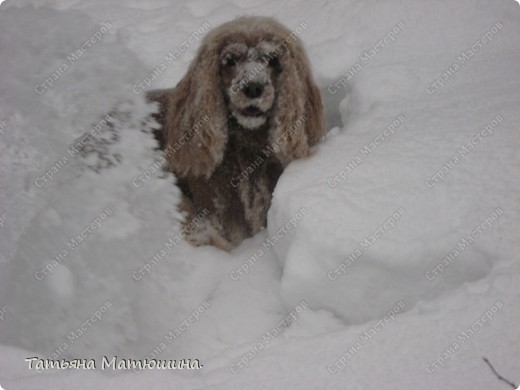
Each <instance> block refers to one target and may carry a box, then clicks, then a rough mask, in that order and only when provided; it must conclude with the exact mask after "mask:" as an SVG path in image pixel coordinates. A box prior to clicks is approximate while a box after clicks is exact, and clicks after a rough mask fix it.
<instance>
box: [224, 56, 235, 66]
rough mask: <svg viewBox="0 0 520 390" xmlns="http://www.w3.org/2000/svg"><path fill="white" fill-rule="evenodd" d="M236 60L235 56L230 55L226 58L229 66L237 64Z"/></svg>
mask: <svg viewBox="0 0 520 390" xmlns="http://www.w3.org/2000/svg"><path fill="white" fill-rule="evenodd" d="M236 63H237V62H236V60H235V59H234V58H233V57H229V58H228V59H227V60H226V63H225V65H226V66H229V67H232V66H235V65H236Z"/></svg>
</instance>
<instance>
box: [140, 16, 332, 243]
mask: <svg viewBox="0 0 520 390" xmlns="http://www.w3.org/2000/svg"><path fill="white" fill-rule="evenodd" d="M147 99H148V101H150V102H155V103H157V105H158V112H157V113H156V114H155V116H154V117H155V120H156V121H157V122H158V123H159V124H160V125H161V129H159V130H157V131H155V137H156V138H157V140H158V142H159V146H160V148H161V149H162V150H163V151H164V155H165V159H166V161H167V162H166V166H165V169H167V170H169V171H171V172H173V173H174V174H175V176H176V177H177V184H178V186H179V188H180V189H181V191H182V193H183V201H182V205H181V208H182V210H184V211H185V212H186V213H187V214H188V218H187V219H186V221H187V223H189V229H188V230H189V231H187V239H188V241H189V242H190V243H192V244H194V245H197V246H199V245H213V246H216V247H219V248H221V249H224V250H227V251H229V250H231V249H232V248H234V247H236V246H237V245H239V244H240V243H241V242H242V241H243V240H244V239H245V238H247V237H250V236H252V235H254V234H256V233H257V232H258V231H260V230H261V229H262V228H263V227H265V226H266V223H267V212H268V210H269V207H270V205H271V198H272V193H273V191H274V188H275V186H276V183H277V181H278V178H279V177H280V175H281V174H282V172H283V170H284V169H285V168H286V167H287V165H288V164H289V163H290V162H291V161H293V160H295V159H298V158H304V157H308V156H310V155H311V152H312V151H313V149H314V148H313V147H314V146H315V145H317V144H318V142H319V141H320V140H321V139H322V137H323V136H324V133H325V123H324V116H323V105H322V100H321V96H320V91H319V89H318V87H317V86H316V83H315V81H314V79H313V77H312V73H311V68H310V64H309V61H308V59H307V56H306V53H305V50H304V48H303V46H302V45H301V43H300V42H299V41H298V39H297V38H296V34H295V33H294V32H291V31H290V30H288V29H287V28H286V27H284V26H283V25H282V24H280V23H279V22H277V21H276V20H275V19H273V18H268V17H239V18H237V19H235V20H233V21H230V22H227V23H225V24H222V25H220V26H219V27H217V28H215V29H213V30H211V31H210V32H208V34H207V35H206V36H205V37H204V39H203V40H202V42H201V46H200V48H199V49H198V51H197V53H196V55H195V58H194V60H193V61H192V62H191V64H190V66H189V68H188V71H187V73H186V75H185V76H184V77H183V78H182V79H181V80H180V82H179V83H178V84H177V86H176V87H175V88H171V89H164V90H152V91H149V92H148V93H147ZM201 212H203V213H204V215H205V216H204V218H203V220H202V221H199V219H198V218H197V223H196V224H193V223H190V221H192V220H193V219H194V218H195V216H197V215H200V213H201ZM206 214H207V215H206ZM186 226H188V224H187V225H186Z"/></svg>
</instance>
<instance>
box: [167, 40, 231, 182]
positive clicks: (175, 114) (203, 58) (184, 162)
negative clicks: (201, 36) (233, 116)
mask: <svg viewBox="0 0 520 390" xmlns="http://www.w3.org/2000/svg"><path fill="white" fill-rule="evenodd" d="M226 113H227V111H226V107H225V103H224V97H223V95H222V93H221V91H220V83H219V56H218V47H217V46H216V45H215V44H212V43H211V41H209V42H208V41H206V42H203V44H202V46H201V47H200V48H199V50H198V52H197V55H196V57H195V59H194V60H193V61H192V63H191V64H190V67H189V69H188V72H187V74H186V75H185V76H184V78H183V79H182V80H181V81H180V82H179V83H178V84H177V86H176V87H175V88H174V89H173V91H172V93H171V94H170V96H169V99H168V102H167V113H166V116H165V118H164V119H165V120H164V134H165V138H166V149H165V152H166V159H167V161H168V167H169V169H170V170H171V171H173V172H174V173H176V174H177V175H179V176H181V177H184V176H187V175H190V176H206V177H209V176H211V174H212V173H213V171H214V170H215V168H216V167H217V165H218V164H219V163H220V162H221V161H222V159H223V156H224V148H225V145H226V142H227V138H228V132H227V114H226Z"/></svg>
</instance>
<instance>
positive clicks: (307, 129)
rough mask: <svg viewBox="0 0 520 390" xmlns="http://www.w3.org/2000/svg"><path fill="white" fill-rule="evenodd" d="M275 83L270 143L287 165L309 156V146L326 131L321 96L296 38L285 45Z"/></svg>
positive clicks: (315, 142)
mask: <svg viewBox="0 0 520 390" xmlns="http://www.w3.org/2000/svg"><path fill="white" fill-rule="evenodd" d="M279 60H280V64H281V66H282V73H281V74H280V79H279V84H278V98H277V99H278V100H277V104H276V112H275V117H274V120H275V126H274V129H273V132H272V133H271V140H270V141H271V146H272V147H273V149H274V150H275V151H276V152H277V153H276V154H277V157H278V159H279V160H280V162H281V163H282V165H284V166H286V165H287V164H289V163H290V162H291V161H292V160H294V159H297V158H301V157H306V156H308V155H310V151H311V149H310V148H311V147H312V146H313V145H315V144H317V143H318V142H319V140H320V139H321V138H322V137H323V135H324V134H325V120H324V116H323V105H322V102H321V95H320V91H319V89H318V87H317V86H316V84H315V82H314V79H313V77H312V73H311V68H310V64H309V61H308V60H307V56H306V54H305V50H304V49H303V47H302V46H301V44H300V43H299V42H297V41H292V42H291V43H290V44H289V45H287V46H285V47H284V48H283V50H282V54H281V56H280V58H279Z"/></svg>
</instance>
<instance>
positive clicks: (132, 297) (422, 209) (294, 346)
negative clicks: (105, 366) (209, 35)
mask: <svg viewBox="0 0 520 390" xmlns="http://www.w3.org/2000/svg"><path fill="white" fill-rule="evenodd" d="M244 14H253V15H270V16H275V17H277V18H278V19H279V20H280V21H281V22H283V23H284V24H285V25H287V26H288V27H289V28H291V29H292V28H296V27H297V26H299V25H300V24H301V23H302V22H305V23H306V25H307V27H306V28H305V29H304V30H303V31H302V32H301V34H300V38H301V39H302V40H303V42H304V44H305V46H306V47H307V51H308V54H309V57H310V59H311V62H312V64H313V69H314V73H315V77H316V79H317V81H318V83H319V85H320V86H321V89H322V93H323V97H324V101H325V104H326V114H327V119H328V123H329V129H330V131H329V133H328V136H327V138H326V139H325V140H324V142H323V143H322V144H321V145H320V147H319V148H318V150H317V152H316V154H315V155H314V156H312V157H311V158H309V159H307V160H301V161H296V162H293V163H292V164H291V165H290V166H289V167H288V168H287V170H286V171H285V172H284V174H283V175H282V177H281V179H280V181H279V183H278V185H277V187H276V190H275V194H274V199H273V204H272V207H271V209H270V211H269V216H268V227H267V229H265V230H264V231H262V232H261V233H259V234H257V235H256V236H255V237H252V238H250V239H248V240H246V241H245V242H244V243H243V244H242V245H241V246H240V247H238V248H236V249H235V250H234V251H232V252H231V253H229V254H228V253H225V252H222V251H220V250H218V249H216V248H212V247H201V248H193V247H191V246H189V245H188V244H186V243H184V242H180V243H178V244H177V243H176V241H174V240H175V238H176V237H178V236H179V232H180V223H179V222H180V220H181V219H182V216H181V215H180V214H179V213H178V212H177V211H176V205H177V204H178V201H179V191H178V189H177V188H176V187H175V185H173V183H174V181H175V178H174V177H173V176H172V175H167V174H164V173H163V172H161V171H160V170H158V169H156V168H155V167H156V166H158V164H159V163H160V161H161V155H160V154H159V153H158V152H157V151H155V150H154V141H153V139H152V138H151V137H150V135H149V134H148V133H146V132H143V131H141V129H145V130H150V129H151V128H152V127H153V126H154V124H153V123H150V122H148V121H146V118H147V116H148V114H149V113H151V112H153V111H154V110H155V107H153V106H152V105H148V104H145V103H144V102H143V100H142V89H143V86H144V87H150V88H161V87H170V86H172V85H175V83H176V82H177V81H179V80H180V78H181V77H182V76H183V74H184V72H185V71H186V69H187V67H188V65H189V63H190V61H191V59H192V58H193V56H194V53H195V50H196V49H197V45H196V44H193V45H191V46H190V47H189V48H188V49H187V50H186V52H184V53H182V55H180V56H178V57H176V58H175V60H174V61H173V62H171V63H170V62H168V61H165V56H167V55H168V54H169V53H170V52H173V51H175V49H177V48H178V47H179V46H180V45H181V44H182V42H183V41H184V40H185V39H187V37H188V36H196V34H195V32H196V31H197V30H198V29H199V30H198V31H201V30H200V29H201V28H202V30H203V32H205V31H207V29H206V27H205V26H208V25H209V26H210V27H215V26H217V25H219V24H220V23H222V22H225V21H228V20H230V19H232V18H233V17H235V16H238V15H244ZM519 19H520V7H519V6H518V5H517V4H516V3H515V2H513V1H511V0H494V1H489V0H460V1H457V2H456V3H453V2H448V1H438V2H428V1H418V0H414V1H411V0H399V1H397V0H394V1H388V0H387V1H383V0H377V1H371V2H357V1H340V0H334V1H329V2H326V3H323V4H320V3H318V2H311V1H305V2H296V1H289V2H275V1H259V0H243V1H239V0H234V1H211V2H210V1H207V0H198V1H193V2H189V3H186V4H182V5H181V4H177V5H173V4H172V3H171V2H168V1H165V0H148V1H146V2H138V1H132V0H128V1H125V2H121V1H115V0H108V1H106V0H105V1H101V0H92V1H88V2H80V1H75V2H70V1H68V2H66V1H62V0H18V1H16V2H15V1H9V0H8V1H5V2H4V3H2V5H1V7H0V51H1V53H2V59H1V60H0V72H1V74H2V77H1V78H0V86H1V91H2V92H1V93H0V139H1V141H2V142H0V177H1V179H0V180H1V183H2V191H1V192H0V231H1V235H0V248H1V251H0V267H1V269H2V272H1V273H0V314H1V315H0V343H1V344H0V385H1V386H3V387H4V388H5V389H8V390H11V389H62V388H63V389H69V388H128V389H134V388H135V389H138V388H139V389H141V388H143V387H146V388H149V389H162V388H164V387H165V385H167V386H168V387H171V388H186V389H200V388H214V389H234V388H236V389H245V388H247V389H249V388H252V389H255V388H272V389H279V388H305V389H323V388H330V389H335V388H349V389H381V388H383V389H416V388H421V389H440V388H471V389H489V388H499V386H500V385H499V384H497V383H499V382H498V379H497V377H496V376H495V375H494V374H493V372H492V371H491V369H490V368H489V367H488V366H487V365H486V364H485V362H484V361H483V359H482V358H483V357H486V358H488V359H489V361H490V362H491V363H492V364H493V366H494V367H495V369H496V370H497V372H498V373H500V375H502V376H503V377H505V378H507V379H509V380H510V381H512V382H514V383H517V384H518V383H519V382H520V376H519V371H518V367H519V366H520V358H519V356H520V346H519V344H518V340H519V336H520V334H519V331H518V325H517V324H518V321H519V320H520V307H519V305H518V300H519V298H520V297H519V294H520V293H519V291H520V288H519V287H520V262H519V260H520V259H519V253H520V244H519V243H518V235H519V226H518V221H519V220H520V208H519V207H518V204H519V200H520V198H519V195H518V194H519V193H520V184H519V182H518V180H517V177H518V171H519V169H520V157H519V155H518V152H517V150H518V148H519V146H520V136H519V135H518V134H519V133H518V131H517V130H518V129H517V126H518V125H517V124H518V123H519V119H520V113H519V111H518V109H517V106H518V103H519V98H520V92H519V91H520V89H519V86H520V76H518V75H519V74H520V72H519V71H520V65H519V64H520V61H519V59H520V53H519V51H518V44H517V42H518V35H519V33H520V24H519V23H518V22H519ZM201 26H202V27H201ZM96 34H97V35H96ZM202 34H203V33H202ZM486 34H487V35H486ZM91 37H96V38H95V39H94V43H92V44H91V45H90V46H89V48H88V50H87V51H86V52H84V53H83V54H82V55H81V56H80V57H79V58H77V59H75V60H72V58H73V57H71V52H75V51H77V50H79V49H80V48H81V47H82V45H83V44H84V43H85V42H86V40H88V39H90V38H91ZM481 37H484V38H482V40H481ZM199 39H200V37H199ZM380 41H381V43H380ZM477 41H478V42H480V43H479V44H478V45H477V46H473V45H474V44H475V43H476V42H477ZM472 47H475V48H476V49H477V50H475V52H474V53H471V54H472V55H471V56H469V55H468V54H466V55H467V57H464V58H465V59H464V60H462V61H461V60H460V57H461V56H463V55H464V53H467V51H468V50H470V49H471V48H472ZM371 50H373V51H372V52H371ZM69 58H71V59H69ZM163 63H164V64H165V68H163V67H159V66H160V64H163ZM64 64H65V65H66V66H63V65H64ZM454 64H455V65H454ZM155 69H160V71H156V72H155V73H154V70H155ZM151 75H153V76H151ZM49 77H51V79H50V80H51V82H52V85H49V84H43V83H45V81H46V79H47V78H49ZM142 83H144V84H142ZM116 106H117V107H118V108H119V109H120V110H121V111H124V112H126V113H128V115H127V116H124V117H122V116H117V115H113V116H111V117H108V118H107V116H106V115H107V113H110V112H113V111H111V110H112V109H114V108H115V107H116ZM109 115H111V114H109ZM107 122H110V123H112V126H114V127H115V128H116V129H118V130H119V134H120V139H119V140H118V141H117V142H113V141H112V140H111V138H110V134H112V133H110V132H108V133H103V134H104V135H103V136H101V140H102V141H99V142H101V145H105V146H107V145H109V147H107V148H106V149H103V147H102V149H103V150H106V151H107V154H106V155H102V156H100V155H96V154H91V155H89V156H88V157H87V158H78V153H77V152H75V149H70V145H73V144H77V143H78V142H80V143H81V142H83V141H82V140H83V137H82V135H83V134H85V133H86V132H89V131H90V132H93V133H95V134H96V135H98V136H100V131H99V129H101V128H104V125H105V124H106V123H107ZM96 126H97V127H96ZM98 138H99V137H98ZM472 141H473V143H472V144H470V145H468V144H469V143H471V142H472ZM90 142H92V141H90ZM103 142H104V143H103ZM98 146H99V145H98ZM158 162H159V163H158ZM99 164H108V165H111V166H110V167H108V168H107V169H104V170H103V174H102V175H100V174H98V173H97V172H96V167H97V166H98V165H99ZM49 172H50V173H49ZM87 228H88V229H87ZM85 229H87V230H85ZM78 236H79V238H78ZM71 239H74V240H75V241H71ZM172 242H175V244H172ZM53 260H54V262H53ZM45 267H47V268H45ZM297 309H298V310H297ZM291 313H292V316H291ZM288 315H289V317H287V316H288ZM287 318H289V319H287ZM284 319H285V321H284ZM71 332H72V333H71ZM172 334H175V335H176V336H175V337H171V335H172ZM114 355H117V356H119V357H123V358H134V359H137V358H145V357H149V358H157V359H183V358H191V359H200V362H201V364H202V365H203V367H202V368H201V369H199V370H176V371H158V370H143V371H141V372H139V373H138V374H137V373H134V372H132V371H129V372H126V371H115V372H112V371H110V372H109V371H101V370H99V369H98V370H96V371H83V370H63V371H56V370H44V371H43V372H38V371H36V370H29V369H28V368H27V363H26V362H25V360H24V359H25V358H28V357H31V356H39V357H42V358H43V357H48V356H54V357H55V358H56V357H57V358H60V359H62V358H73V357H76V358H88V359H91V358H92V359H96V360H97V361H99V362H100V361H101V357H102V356H108V357H111V356H114ZM502 385H503V386H504V388H506V385H505V384H504V383H502Z"/></svg>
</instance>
